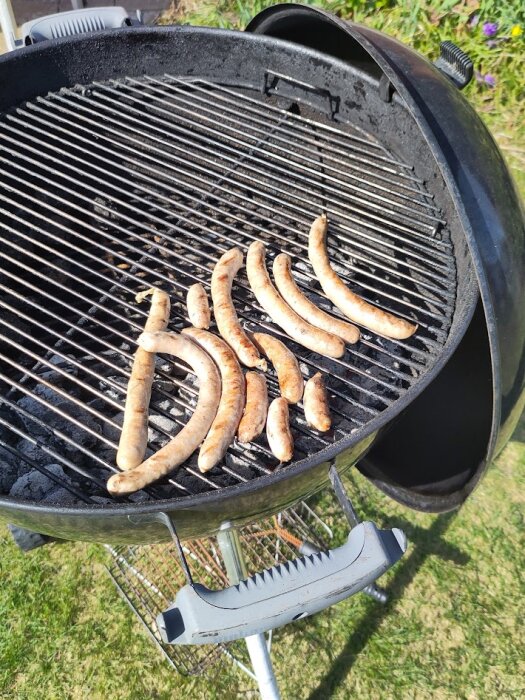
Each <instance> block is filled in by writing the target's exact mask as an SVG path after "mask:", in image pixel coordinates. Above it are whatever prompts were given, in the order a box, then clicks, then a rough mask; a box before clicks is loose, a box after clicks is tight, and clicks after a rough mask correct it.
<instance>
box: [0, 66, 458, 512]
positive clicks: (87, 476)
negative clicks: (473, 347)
mask: <svg viewBox="0 0 525 700" xmlns="http://www.w3.org/2000/svg"><path fill="white" fill-rule="evenodd" d="M254 95H255V93H252V94H249V93H248V92H247V91H241V90H237V89H236V90H234V89H232V88H227V87H224V86H219V85H213V84H210V83H208V82H206V81H203V80H192V81H190V80H186V79H180V78H176V77H174V76H163V77H161V78H153V77H145V78H142V79H126V80H121V81H110V82H107V83H93V84H92V85H90V86H88V87H78V88H75V89H64V90H61V91H60V92H59V93H54V94H49V95H47V96H46V97H43V98H38V99H36V100H35V101H33V102H31V103H27V104H25V105H24V106H22V107H20V108H19V109H17V110H16V111H14V112H13V113H11V114H7V115H5V116H4V117H3V118H2V120H1V121H0V165H1V174H0V182H1V190H0V240H1V241H2V245H1V250H0V259H1V260H2V264H1V267H2V269H1V272H0V304H1V306H2V308H3V313H2V316H1V318H0V340H1V341H2V344H1V348H0V370H1V371H0V382H1V383H2V386H1V390H2V394H3V396H4V397H5V398H3V399H2V402H3V404H4V409H3V410H2V411H1V412H0V425H1V426H2V429H1V430H0V446H1V447H3V448H4V449H5V450H7V451H8V452H9V454H11V455H14V456H15V457H16V458H17V459H20V460H23V461H24V463H25V464H27V466H28V468H31V467H33V468H35V467H36V468H38V469H40V470H41V471H42V469H44V468H45V466H46V462H47V463H55V464H59V465H61V466H62V467H64V468H65V469H66V471H67V473H68V474H74V483H73V484H64V485H65V486H66V488H68V489H69V491H70V492H72V493H74V495H75V497H76V498H80V499H81V500H84V501H88V502H89V501H90V500H91V499H92V497H95V498H96V497H99V499H100V498H105V497H107V493H106V491H105V481H106V479H107V476H108V475H109V473H110V472H111V471H116V467H115V466H114V455H115V452H116V447H117V443H118V436H119V431H120V420H121V417H122V409H123V405H124V399H125V391H126V384H127V380H128V376H129V367H130V361H131V358H132V355H133V352H134V349H135V344H134V339H135V338H136V337H137V335H138V334H139V332H140V330H141V329H142V327H143V325H144V321H145V318H146V316H147V313H148V309H147V308H144V307H145V306H147V305H142V306H138V305H137V304H135V302H134V297H135V294H136V293H137V292H138V291H141V290H142V289H145V288H147V287H150V286H152V285H157V286H162V287H163V288H164V289H166V290H167V291H169V292H170V295H171V296H172V318H171V324H170V327H171V328H172V329H174V330H176V329H179V328H181V327H183V326H184V325H187V323H188V321H187V318H186V309H185V293H186V290H187V288H188V286H189V285H190V284H192V283H194V282H195V281H201V282H202V283H203V284H204V285H205V286H206V287H209V281H210V272H211V270H212V269H213V265H214V264H215V262H216V261H217V259H218V258H219V257H220V255H221V254H222V253H223V252H224V251H225V250H227V249H228V248H230V247H231V246H232V245H237V246H239V247H241V248H242V249H244V250H246V249H247V247H248V246H249V244H250V243H251V242H252V241H253V240H263V241H265V242H266V243H267V244H268V248H269V255H270V256H271V257H273V256H274V255H275V254H277V253H278V252H281V251H286V252H288V253H289V254H290V255H291V256H292V259H293V260H294V271H295V274H296V276H297V278H298V279H299V281H300V284H301V286H302V287H303V288H304V289H306V290H308V293H309V294H310V295H312V294H313V298H314V299H316V300H317V302H318V303H319V304H320V305H321V306H324V307H325V308H326V309H327V310H330V311H333V309H331V307H330V305H328V304H327V302H326V299H325V298H324V296H323V294H322V293H321V292H320V289H319V286H318V285H317V283H316V281H315V278H314V277H313V275H312V271H311V268H310V266H309V264H308V259H307V233H308V228H309V225H310V223H311V221H312V220H313V218H314V217H315V216H316V215H317V214H318V213H319V212H320V211H322V210H324V211H326V212H327V213H328V215H329V218H330V221H331V227H330V236H329V238H330V240H329V244H330V254H331V257H332V260H333V261H334V264H335V265H336V266H337V269H338V272H339V273H340V274H341V276H342V277H343V279H345V281H347V282H348V283H349V284H350V285H351V287H352V289H354V290H356V291H357V292H358V293H360V294H361V295H362V296H363V297H364V298H366V299H368V300H370V301H371V302H373V303H375V304H379V305H380V306H382V307H383V308H385V309H388V310H391V311H393V312H395V313H396V314H398V315H400V316H403V317H406V318H415V319H417V322H418V324H419V330H418V333H417V334H416V336H415V337H414V338H412V339H410V340H409V341H404V342H400V341H391V340H386V339H384V338H380V337H378V336H376V335H374V334H371V333H368V332H366V331H365V332H363V336H362V340H361V341H360V342H359V343H358V344H357V345H356V346H354V347H349V348H348V349H347V352H346V354H345V356H344V357H343V358H342V359H340V360H327V359H326V358H322V357H320V356H317V355H315V354H312V353H309V352H307V351H305V350H304V348H301V347H299V346H296V345H294V344H293V343H291V342H289V341H287V342H288V343H289V345H290V347H292V349H293V350H294V352H296V354H297V356H298V357H299V358H300V361H301V368H302V370H303V372H304V373H305V375H308V374H311V373H313V372H314V371H316V370H317V369H320V370H322V371H323V372H325V373H326V374H327V377H328V387H329V391H330V394H331V401H332V408H333V413H334V419H335V420H334V429H333V431H332V433H330V434H328V435H325V436H323V435H320V434H317V433H315V432H314V431H311V430H310V429H308V427H307V426H306V424H305V422H304V417H303V415H302V407H301V406H297V407H292V411H291V422H292V429H293V431H294V433H295V436H296V452H295V458H296V459H300V458H302V457H304V456H306V455H308V454H312V453H313V452H315V451H318V450H319V449H321V448H322V447H324V446H325V445H326V444H327V443H330V442H334V441H337V440H339V439H341V438H342V437H344V436H346V435H347V434H348V433H349V432H351V431H355V430H359V429H360V428H361V427H362V426H363V425H364V424H365V423H366V422H367V421H369V420H370V419H371V418H373V417H374V416H376V415H377V414H378V413H379V412H380V411H382V410H383V409H384V408H385V407H387V406H389V405H391V404H392V403H393V402H395V401H396V400H397V399H398V398H399V397H400V396H401V395H402V394H403V393H404V392H405V391H406V390H407V389H408V388H409V387H410V386H411V385H412V384H413V383H414V382H415V381H416V380H417V379H418V378H419V377H420V376H421V375H422V374H423V373H424V372H425V371H426V370H427V369H428V368H429V367H430V365H431V364H432V361H433V359H434V358H435V357H436V356H437V354H438V353H439V351H440V348H441V347H442V346H443V344H444V342H445V340H446V337H447V333H448V331H449V327H450V324H451V318H452V313H453V309H454V302H455V289H456V281H455V274H456V271H455V263H454V256H453V251H452V246H451V242H450V236H449V234H448V232H447V227H446V222H444V221H443V220H442V219H441V215H440V212H439V211H437V210H436V208H435V206H434V204H433V200H432V197H431V195H430V194H429V193H428V192H427V191H426V190H425V187H424V184H423V183H422V182H421V181H419V180H418V179H417V178H416V177H415V175H414V174H413V172H412V170H411V168H410V167H409V166H408V165H406V164H404V163H401V162H398V161H397V160H396V159H395V158H393V157H392V156H391V155H390V154H389V153H388V152H386V150H385V149H384V148H383V147H382V146H381V145H380V144H378V143H377V142H375V141H374V140H373V139H371V138H370V137H369V136H368V135H366V134H364V133H363V132H361V131H358V130H357V129H356V128H354V127H350V126H349V125H340V124H335V123H333V122H328V121H327V120H326V119H324V120H322V118H320V117H319V116H316V115H311V114H309V112H308V110H307V108H304V107H301V111H300V110H299V108H298V107H297V105H289V106H288V108H284V107H283V106H282V105H280V106H278V105H276V104H275V103H273V102H270V101H269V100H267V99H265V98H264V97H262V96H254ZM314 117H315V118H314ZM234 296H235V302H236V307H237V310H238V313H239V316H240V318H241V319H242V321H243V322H244V323H245V324H246V326H247V327H248V328H251V329H270V330H271V332H272V333H274V334H276V335H277V336H281V335H283V334H282V333H281V332H280V330H279V329H278V328H277V327H276V326H274V325H273V324H272V323H271V322H270V321H269V319H268V318H267V317H266V316H265V315H264V314H263V313H262V311H261V309H260V308H259V307H258V306H257V304H256V302H255V299H254V297H253V296H252V294H251V292H250V291H249V288H248V284H247V280H246V278H245V276H244V275H243V274H241V275H240V276H239V278H238V281H237V283H236V284H235V285H234ZM336 315H337V313H336ZM269 389H270V394H271V395H272V396H274V395H276V390H277V384H276V379H275V376H274V375H272V373H270V374H269ZM196 395H197V388H196V387H195V386H194V385H193V382H192V376H191V375H187V369H186V368H185V367H184V366H183V365H181V364H180V363H178V362H177V361H174V360H172V359H165V360H163V361H162V362H161V363H160V364H159V367H158V373H157V376H156V383H155V387H154V392H153V399H152V406H151V416H150V426H151V431H150V438H151V439H150V444H149V448H150V449H151V450H156V449H158V447H159V446H161V445H162V444H164V443H165V442H166V440H167V439H168V437H169V435H170V434H172V433H173V432H174V431H175V430H176V429H177V427H178V426H182V425H184V424H185V423H186V422H187V420H188V418H189V416H190V415H191V412H192V410H193V406H194V404H195V399H196ZM275 465H276V462H275V459H274V458H273V457H272V455H271V453H270V452H269V450H268V447H267V445H266V443H265V441H264V439H261V440H260V441H259V442H257V443H256V444H253V445H251V446H250V447H249V448H248V449H247V448H241V447H240V446H237V445H234V446H232V447H231V449H230V450H229V451H228V454H227V456H226V457H225V459H224V461H223V464H222V465H220V466H218V467H216V468H215V469H214V470H212V471H211V472H210V473H208V474H206V475H203V474H200V472H199V471H198V469H197V468H196V463H195V461H194V460H193V459H190V460H189V462H187V463H186V464H185V465H184V467H183V468H181V469H179V470H178V471H177V472H176V473H175V474H174V476H173V477H172V478H171V479H168V480H166V481H165V482H164V483H163V484H161V485H160V486H156V487H155V488H152V489H150V490H149V491H148V493H147V494H141V495H139V496H137V497H132V499H134V498H143V497H167V496H173V495H191V494H193V493H196V492H199V491H203V490H210V489H218V488H221V487H222V486H226V485H230V484H233V483H238V482H239V481H247V480H250V479H253V478H255V477H257V476H258V475H260V474H263V473H268V472H269V471H271V470H272V469H273V468H274V467H275ZM52 478H53V476H52ZM54 478H55V480H56V481H58V482H60V478H59V477H56V476H55V477H54ZM75 484H76V486H75Z"/></svg>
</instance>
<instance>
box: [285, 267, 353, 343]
mask: <svg viewBox="0 0 525 700" xmlns="http://www.w3.org/2000/svg"><path fill="white" fill-rule="evenodd" d="M273 277H274V279H275V284H276V286H277V289H278V290H279V291H280V292H281V294H282V296H283V299H284V300H285V301H286V302H287V303H288V304H289V305H290V306H291V307H292V308H293V309H294V310H295V311H297V313H298V314H299V316H302V317H303V318H304V319H305V320H306V321H308V322H309V323H311V324H312V325H314V326H317V328H322V329H323V330H325V331H328V332H329V333H335V335H338V336H339V337H340V338H342V339H343V340H344V341H345V342H346V343H349V344H350V345H353V344H354V343H357V341H358V340H359V336H360V335H361V334H360V332H359V328H358V327H357V326H354V325H353V324H351V323H347V322H346V321H341V320H339V319H338V318H334V317H333V316H330V314H327V313H326V311H323V310H322V309H320V308H319V307H318V306H316V305H315V304H314V303H313V302H312V301H310V299H308V297H307V296H305V295H304V294H303V293H302V292H301V290H300V289H299V287H298V286H297V284H296V282H295V280H294V278H293V275H292V259H291V258H290V256H289V255H287V254H286V253H280V254H279V255H278V256H277V257H276V258H275V260H274V261H273Z"/></svg>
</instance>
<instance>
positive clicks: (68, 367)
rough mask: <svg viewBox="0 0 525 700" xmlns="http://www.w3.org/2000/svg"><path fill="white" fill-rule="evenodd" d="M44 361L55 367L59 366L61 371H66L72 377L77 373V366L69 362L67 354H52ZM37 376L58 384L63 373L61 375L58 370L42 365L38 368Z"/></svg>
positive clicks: (62, 378) (62, 379) (61, 380)
mask: <svg viewBox="0 0 525 700" xmlns="http://www.w3.org/2000/svg"><path fill="white" fill-rule="evenodd" d="M46 362H48V363H49V364H52V365H55V366H56V367H60V369H61V370H62V371H64V372H67V373H68V374H70V375H71V376H72V377H76V376H77V374H78V370H77V368H76V367H75V366H73V365H72V364H71V362H70V361H69V360H68V357H67V355H66V356H65V357H63V356H62V355H52V356H51V357H50V358H49V359H48V360H47V361H46ZM38 376H39V377H42V379H45V380H46V381H48V382H50V383H52V384H58V385H59V386H60V383H61V382H63V381H64V375H62V374H61V373H60V372H56V371H55V370H53V369H51V368H50V367H48V366H47V365H43V366H42V367H41V368H40V369H39V370H38Z"/></svg>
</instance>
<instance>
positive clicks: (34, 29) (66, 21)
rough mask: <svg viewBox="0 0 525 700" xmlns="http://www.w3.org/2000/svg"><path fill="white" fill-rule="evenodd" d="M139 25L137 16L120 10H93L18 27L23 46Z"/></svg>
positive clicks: (71, 12) (49, 17)
mask: <svg viewBox="0 0 525 700" xmlns="http://www.w3.org/2000/svg"><path fill="white" fill-rule="evenodd" d="M139 24H142V20H141V17H140V13H137V18H136V19H133V18H131V17H130V16H129V15H128V13H127V12H126V10H125V9H124V8H123V7H93V8H87V9H85V10H71V11H69V12H58V13H57V14H54V15H46V16H45V17H39V18H37V19H33V20H31V21H29V22H25V24H23V25H22V29H21V35H22V39H23V44H25V45H26V46H29V45H30V44H38V43H40V42H41V41H49V40H50V39H60V38H62V37H69V36H75V35H77V34H89V33H91V32H101V31H104V30H106V29H120V28H121V27H131V26H132V25H139Z"/></svg>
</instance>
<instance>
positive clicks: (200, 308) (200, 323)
mask: <svg viewBox="0 0 525 700" xmlns="http://www.w3.org/2000/svg"><path fill="white" fill-rule="evenodd" d="M186 305H187V307H188V318H189V319H190V323H191V325H192V326H195V328H209V327H210V321H211V312H210V305H209V304H208V295H207V294H206V290H205V289H204V287H203V286H202V284H200V282H197V284H192V285H191V287H190V288H189V289H188V295H187V297H186Z"/></svg>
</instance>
